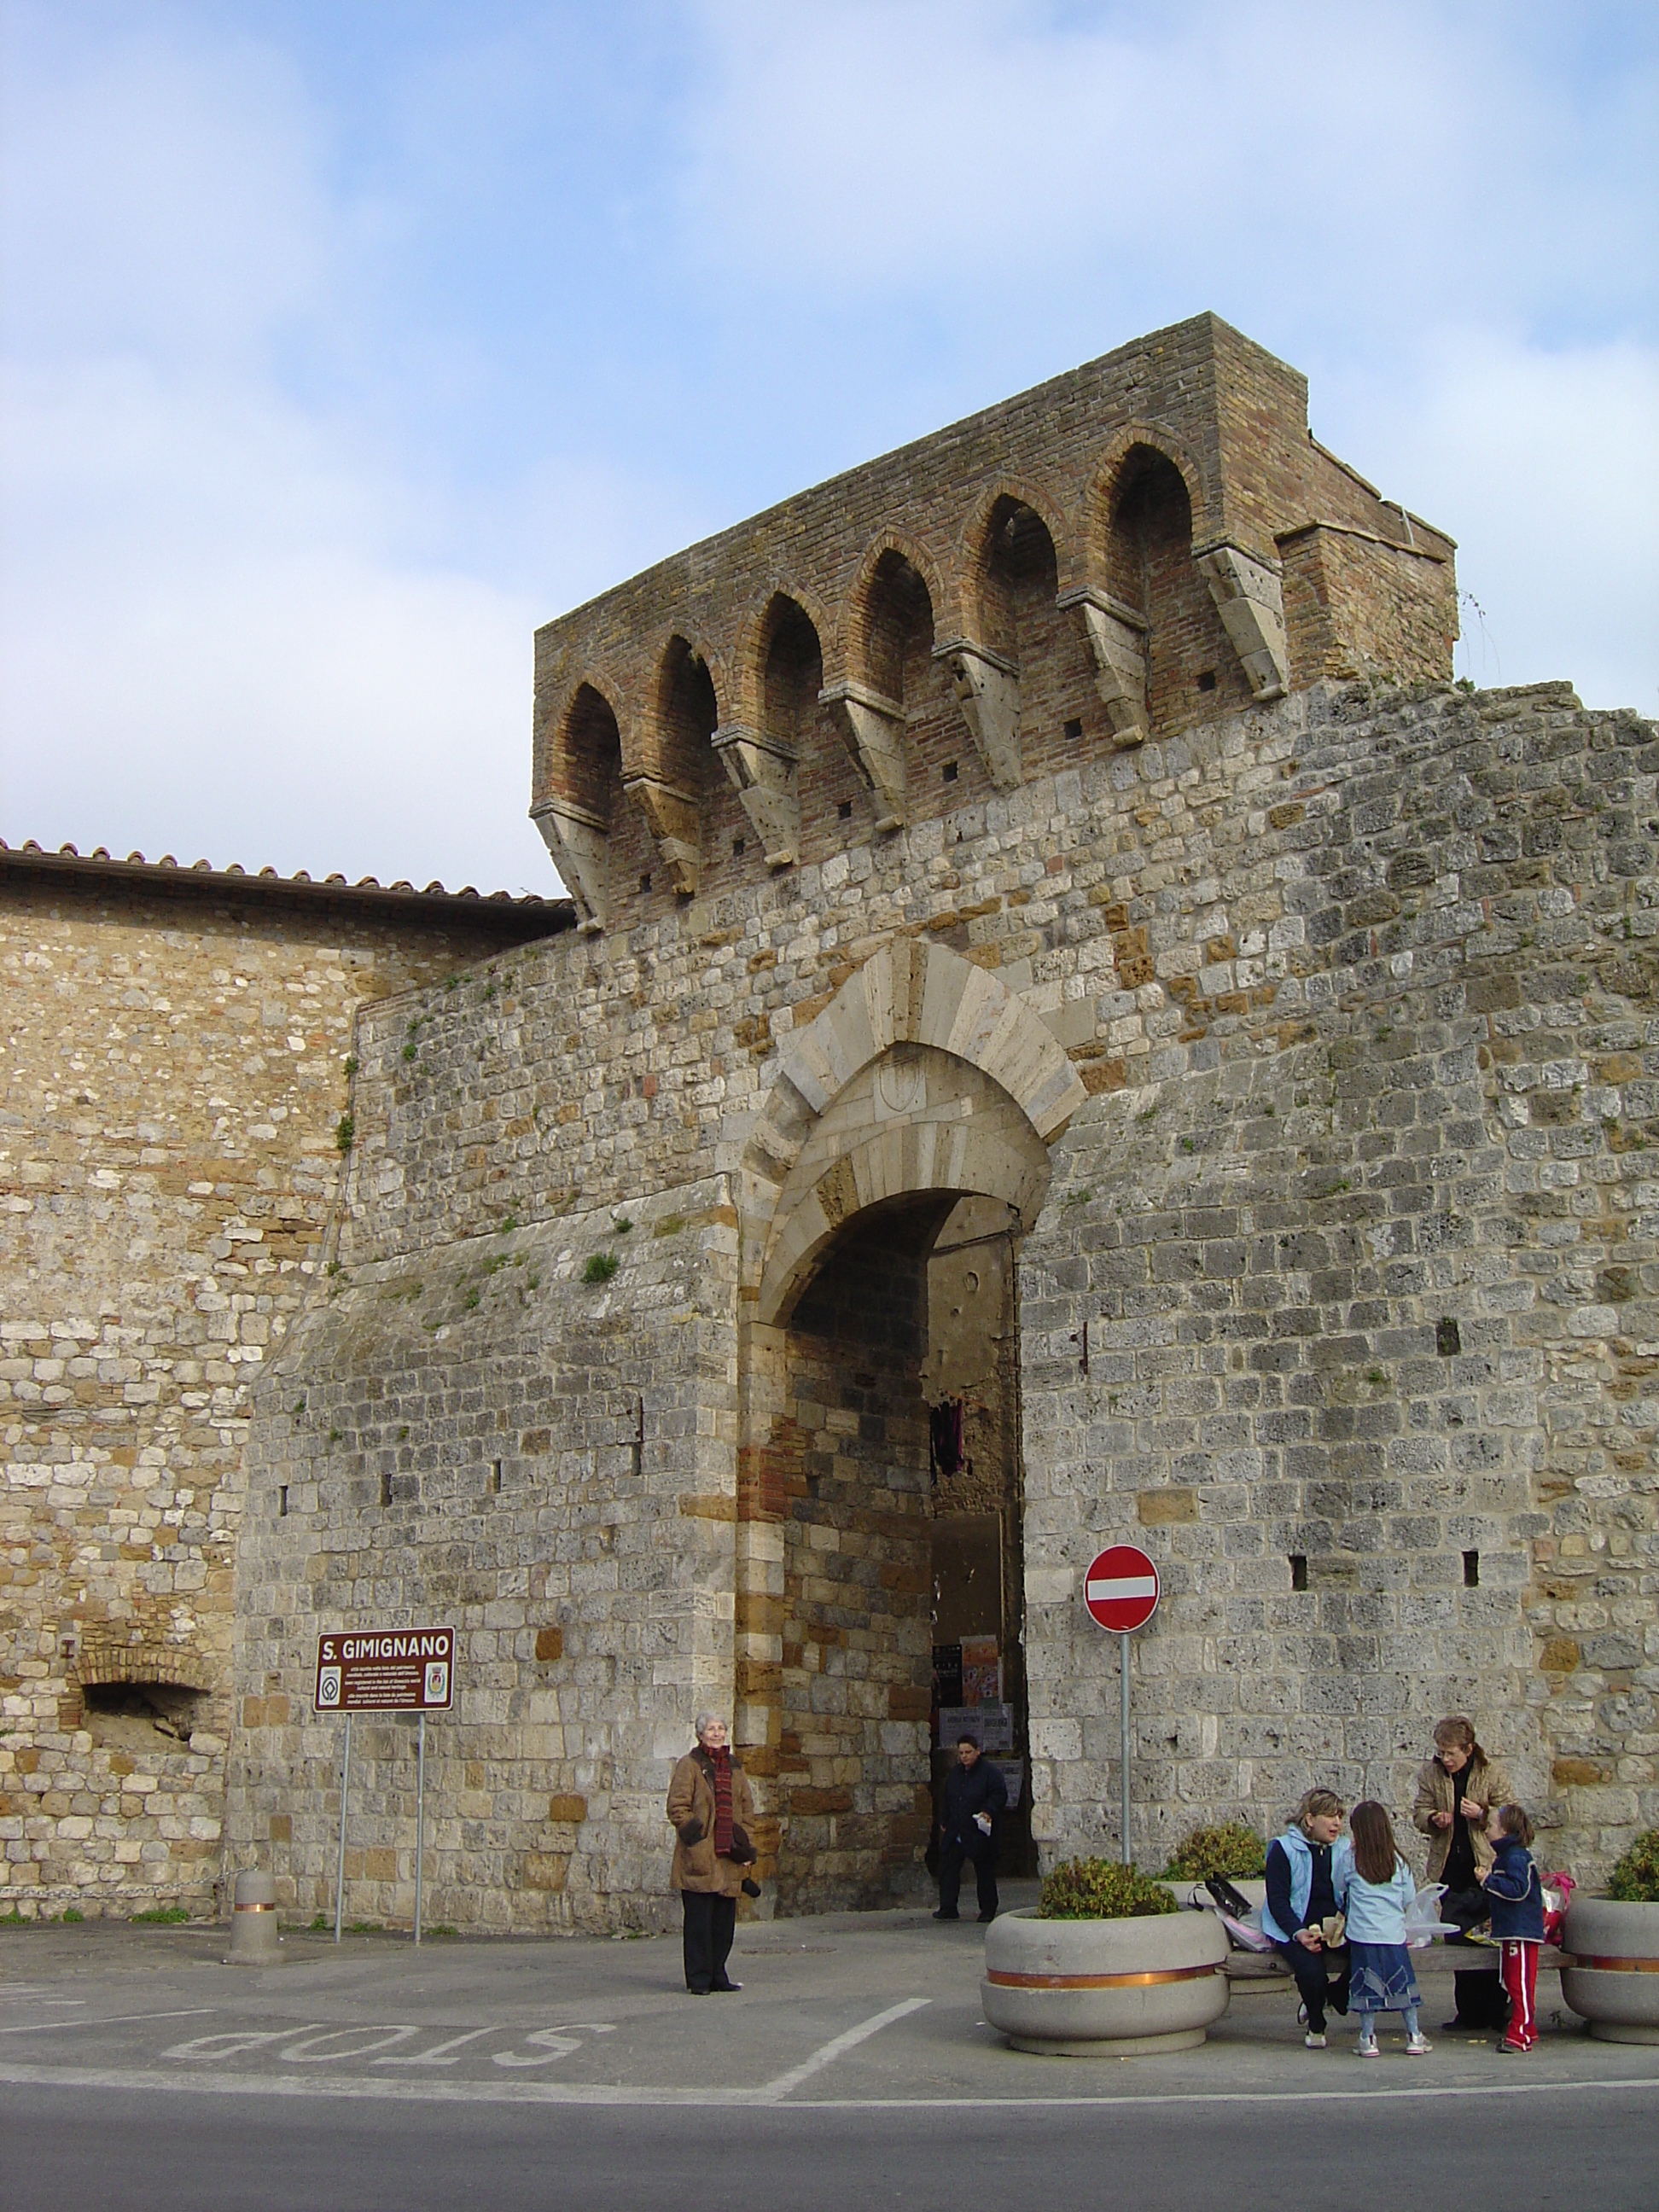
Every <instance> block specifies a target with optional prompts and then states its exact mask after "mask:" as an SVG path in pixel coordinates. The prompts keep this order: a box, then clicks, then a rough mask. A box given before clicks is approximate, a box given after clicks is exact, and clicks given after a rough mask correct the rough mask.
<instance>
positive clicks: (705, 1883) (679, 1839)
mask: <svg viewBox="0 0 1659 2212" xmlns="http://www.w3.org/2000/svg"><path fill="white" fill-rule="evenodd" d="M668 1817H669V1819H670V1820H671V1821H672V1822H673V1824H674V1869H673V1873H672V1875H671V1876H670V1880H671V1881H672V1883H673V1886H674V1887H675V1888H676V1889H677V1890H678V1892H679V1893H680V1904H681V1906H682V1908H683V1909H684V1913H685V1986H686V1988H687V1989H688V1990H690V1991H691V1993H692V1995H693V1996H699V1997H706V1996H708V1994H709V1992H710V1991H711V1990H719V1991H725V1990H737V1989H739V1988H741V1987H742V1984H741V1983H738V1982H734V1981H733V1980H732V1978H731V1977H730V1976H729V1975H728V1974H727V1972H726V1960H727V1959H728V1958H729V1957H730V1955H731V1951H732V1935H733V1933H734V1932H735V1930H736V1928H737V1919H738V1896H739V1894H740V1893H742V1892H743V1891H744V1890H747V1891H748V1893H749V1894H750V1896H751V1897H758V1896H759V1895H760V1891H759V1889H758V1888H757V1887H756V1885H755V1884H754V1883H753V1882H752V1881H750V1880H749V1879H748V1878H747V1871H746V1870H747V1869H748V1868H750V1866H752V1865H753V1864H754V1861H755V1856H756V1854H755V1847H754V1845H753V1844H751V1843H750V1840H749V1830H748V1824H749V1822H750V1821H751V1820H753V1819H754V1817H755V1801H754V1799H753V1798H752V1797H751V1796H750V1794H749V1778H748V1776H747V1775H746V1774H745V1773H744V1771H743V1769H742V1767H741V1766H739V1765H738V1762H737V1760H736V1759H733V1757H732V1752H731V1747H730V1746H729V1745H728V1743H727V1742H726V1723H725V1722H724V1721H723V1720H721V1719H720V1717H719V1716H718V1715H717V1714H714V1713H699V1714H698V1716H697V1744H696V1750H695V1751H688V1752H687V1753H686V1754H685V1757H684V1759H681V1760H680V1761H679V1763H678V1765H677V1766H676V1767H675V1769H674V1774H673V1779H672V1780H671V1782H670V1783H669V1785H668Z"/></svg>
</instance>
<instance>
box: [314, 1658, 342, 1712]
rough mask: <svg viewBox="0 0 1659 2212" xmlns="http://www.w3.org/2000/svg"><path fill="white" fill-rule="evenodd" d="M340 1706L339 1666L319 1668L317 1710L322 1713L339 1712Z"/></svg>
mask: <svg viewBox="0 0 1659 2212" xmlns="http://www.w3.org/2000/svg"><path fill="white" fill-rule="evenodd" d="M339 1708H340V1670H339V1668H337V1667H319V1668H318V1669H317V1710H318V1711H319V1712H322V1713H332V1712H337V1711H339Z"/></svg>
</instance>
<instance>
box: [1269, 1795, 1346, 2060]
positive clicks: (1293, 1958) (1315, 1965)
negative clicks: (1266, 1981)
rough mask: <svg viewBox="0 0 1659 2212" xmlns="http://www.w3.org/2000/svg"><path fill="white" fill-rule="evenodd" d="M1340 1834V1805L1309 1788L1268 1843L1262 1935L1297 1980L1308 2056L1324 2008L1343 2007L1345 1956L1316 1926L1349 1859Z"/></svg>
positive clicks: (1333, 1903) (1318, 2039)
mask: <svg viewBox="0 0 1659 2212" xmlns="http://www.w3.org/2000/svg"><path fill="white" fill-rule="evenodd" d="M1341 1835H1342V1800H1341V1799H1340V1797H1339V1796H1337V1794H1336V1792H1335V1791H1334V1790H1309V1791H1308V1793H1307V1795H1306V1796H1304V1798H1303V1800H1302V1802H1301V1803H1300V1804H1299V1805H1298V1806H1297V1808H1296V1810H1295V1812H1294V1813H1293V1814H1291V1823H1290V1826H1288V1827H1287V1828H1286V1829H1285V1832H1284V1834H1283V1835H1282V1836H1280V1837H1279V1839H1278V1841H1277V1842H1276V1843H1273V1844H1269V1845H1268V1846H1267V1903H1266V1904H1265V1905H1263V1906H1262V1908H1261V1932H1262V1934H1263V1935H1264V1936H1267V1938H1268V1939H1269V1940H1270V1941H1271V1942H1272V1944H1273V1948H1274V1950H1275V1951H1277V1952H1278V1954H1279V1957H1280V1958H1281V1959H1282V1960H1284V1961H1285V1965H1286V1966H1288V1967H1289V1968H1290V1970H1291V1972H1292V1973H1293V1974H1294V1975H1295V1976H1296V1985H1297V1989H1298V1990H1301V1992H1302V2015H1303V2017H1304V2019H1305V2021H1307V2024H1308V2033H1307V2045H1308V2048H1309V2050H1310V2051H1322V2050H1323V2049H1324V2048H1325V2007H1326V2005H1327V2003H1329V2004H1330V2005H1331V2006H1332V2007H1333V2008H1334V2009H1335V2010H1336V2011H1337V2012H1339V2013H1346V2010H1347V2009H1348V1954H1347V1953H1346V1951H1345V1950H1342V1949H1340V1948H1336V1949H1333V1948H1331V1946H1330V1945H1328V1943H1327V1942H1326V1941H1325V1937H1324V1933H1323V1930H1322V1926H1321V1923H1322V1922H1324V1921H1326V1920H1329V1919H1332V1918H1334V1916H1335V1914H1336V1911H1337V1900H1338V1899H1339V1897H1340V1894H1341V1891H1342V1887H1343V1885H1344V1883H1345V1882H1346V1878H1347V1874H1348V1869H1349V1866H1350V1863H1351V1862H1352V1857H1353V1853H1352V1847H1351V1846H1350V1845H1349V1844H1346V1843H1344V1842H1342V1841H1341V1840H1340V1838H1341Z"/></svg>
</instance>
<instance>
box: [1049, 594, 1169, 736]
mask: <svg viewBox="0 0 1659 2212" xmlns="http://www.w3.org/2000/svg"><path fill="white" fill-rule="evenodd" d="M1057 604H1058V605H1060V606H1061V607H1076V608H1077V609H1078V610H1079V612H1080V613H1081V615H1082V617H1083V629H1084V635H1085V636H1086V637H1087V639H1088V641H1089V653H1090V657H1091V659H1092V660H1093V662H1094V665H1095V689H1096V690H1097V691H1098V692H1099V694H1100V696H1101V699H1102V701H1103V703H1104V705H1105V708H1106V714H1107V717H1108V719H1109V721H1110V723H1111V725H1112V737H1113V741H1114V742H1115V744H1117V746H1118V747H1119V748H1120V750H1121V749H1122V748H1124V747H1126V746H1128V745H1139V744H1145V743H1146V736H1147V731H1148V723H1147V719H1146V618H1145V617H1144V616H1141V615H1138V614H1137V613H1136V612H1135V611H1134V609H1133V607H1127V606H1125V605H1123V603H1122V601H1121V599H1109V598H1108V597H1107V595H1106V594H1105V593H1104V592H1097V591H1096V590H1094V589H1093V588H1092V587H1091V586H1089V585H1086V584H1085V585H1084V586H1081V587H1080V588H1079V590H1077V591H1074V592H1066V593H1065V594H1064V595H1063V596H1062V597H1061V598H1060V600H1059V601H1058V603H1057Z"/></svg>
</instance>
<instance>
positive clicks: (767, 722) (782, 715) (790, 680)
mask: <svg viewBox="0 0 1659 2212" xmlns="http://www.w3.org/2000/svg"><path fill="white" fill-rule="evenodd" d="M761 635H762V642H763V653H764V656H765V657H764V659H763V664H762V671H761V720H762V723H763V726H764V728H765V731H766V733H767V735H768V736H769V737H771V738H779V739H780V740H781V742H783V743H784V744H791V745H794V746H797V747H799V745H800V744H801V742H802V740H803V739H804V738H805V737H806V735H807V733H808V732H809V731H810V730H811V726H812V725H813V723H814V722H815V721H816V720H817V715H818V713H819V708H818V693H819V692H820V691H821V690H823V647H822V646H821V645H820V644H819V642H818V634H817V630H816V629H814V628H813V626H812V622H811V617H810V616H809V615H808V614H807V612H806V611H805V608H804V607H801V606H799V605H797V603H796V602H795V601H794V600H793V599H790V598H788V597H787V594H786V593H784V592H774V593H773V595H772V599H771V603H770V605H769V606H768V608H767V610H766V618H765V621H764V623H763V627H762V632H761Z"/></svg>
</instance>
